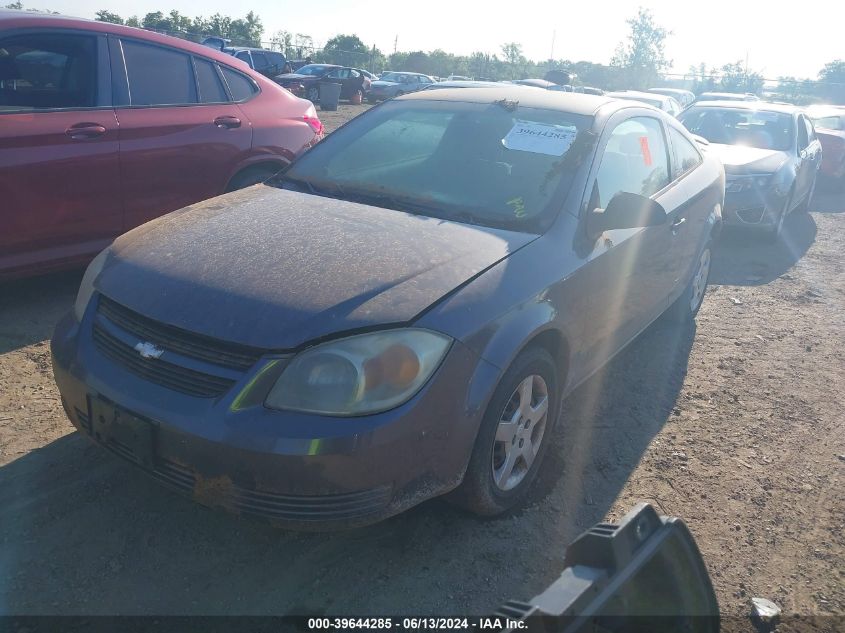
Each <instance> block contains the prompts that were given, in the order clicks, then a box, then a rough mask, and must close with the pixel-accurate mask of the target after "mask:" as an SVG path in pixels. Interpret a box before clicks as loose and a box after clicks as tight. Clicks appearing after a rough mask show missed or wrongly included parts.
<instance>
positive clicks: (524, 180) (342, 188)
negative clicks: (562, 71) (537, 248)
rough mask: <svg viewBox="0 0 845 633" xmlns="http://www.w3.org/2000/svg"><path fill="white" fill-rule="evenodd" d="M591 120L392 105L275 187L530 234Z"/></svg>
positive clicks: (575, 160)
mask: <svg viewBox="0 0 845 633" xmlns="http://www.w3.org/2000/svg"><path fill="white" fill-rule="evenodd" d="M589 123H590V118H589V117H584V116H576V115H573V114H569V113H565V112H557V111H550V110H539V109H533V108H518V107H517V108H513V111H511V109H508V108H506V107H503V106H502V105H499V104H492V103H491V104H476V103H455V102H437V101H404V102H390V103H387V104H385V105H383V106H381V107H380V108H379V109H378V110H375V111H373V112H372V113H371V114H369V115H368V116H366V117H361V118H360V119H357V120H355V121H353V122H352V123H350V124H349V125H347V126H346V127H344V128H343V129H341V130H339V131H338V132H335V133H334V134H332V135H331V136H330V137H329V138H327V139H326V140H324V141H323V142H322V143H320V144H319V145H317V146H316V147H315V148H314V149H312V150H311V151H310V152H308V153H307V154H305V155H304V156H303V157H302V158H301V159H300V160H299V161H298V162H296V163H295V164H294V165H293V167H291V168H290V169H289V170H288V171H287V172H286V174H284V175H283V176H281V177H280V178H277V179H275V180H274V181H271V184H274V185H275V186H296V187H297V188H298V189H300V190H306V191H307V190H312V192H314V193H320V194H324V195H325V194H328V195H332V196H334V197H339V198H345V199H350V200H359V201H362V202H367V203H369V204H375V205H379V206H385V207H389V208H397V209H402V210H406V211H411V212H415V213H419V214H421V215H427V216H432V217H440V218H444V219H452V220H458V221H467V222H470V223H474V224H480V225H485V226H493V227H500V228H512V229H515V230H523V231H529V232H536V231H539V230H542V228H543V227H545V226H547V222H548V220H549V219H550V218H551V217H553V215H554V210H555V209H559V208H560V202H558V203H557V204H553V203H552V201H553V200H557V201H560V200H562V197H561V196H563V195H565V193H566V191H568V189H569V185H570V183H571V180H572V176H573V173H574V171H575V168H576V167H577V165H578V164H579V162H580V158H581V157H582V156H583V154H584V152H583V151H579V148H580V149H581V150H583V149H584V147H583V146H584V144H585V140H584V139H585V137H586V136H587V135H581V136H579V139H578V140H577V141H576V136H577V135H578V134H579V132H582V131H584V130H586V129H587V128H588V126H589Z"/></svg>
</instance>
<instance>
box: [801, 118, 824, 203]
mask: <svg viewBox="0 0 845 633" xmlns="http://www.w3.org/2000/svg"><path fill="white" fill-rule="evenodd" d="M801 119H802V120H803V122H804V128H805V129H806V130H807V148H806V150H805V160H806V166H807V175H806V178H807V182H806V185H805V188H804V197H805V198H807V197H808V196H811V195H813V187H814V185H815V182H816V177H817V176H818V172H819V167H821V162H822V144H821V141H820V140H819V138H818V137H817V136H816V129H815V127H813V122H812V121H810V119H809V117H806V116H804V115H803V114H802V115H801Z"/></svg>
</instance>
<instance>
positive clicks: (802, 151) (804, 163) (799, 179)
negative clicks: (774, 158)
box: [792, 114, 811, 208]
mask: <svg viewBox="0 0 845 633" xmlns="http://www.w3.org/2000/svg"><path fill="white" fill-rule="evenodd" d="M795 127H796V130H797V134H796V137H797V141H796V151H797V154H798V157H797V159H796V167H795V193H794V195H793V197H792V207H793V208H794V207H796V206H798V204H799V203H800V202H801V201H802V200H804V197H805V196H806V195H807V189H808V187H809V180H810V178H809V176H810V170H811V166H810V155H811V153H810V136H809V134H807V126H806V125H805V124H804V117H803V116H802V115H800V114H799V115H798V116H797V117H796V119H795Z"/></svg>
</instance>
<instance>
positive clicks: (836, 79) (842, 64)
mask: <svg viewBox="0 0 845 633" xmlns="http://www.w3.org/2000/svg"><path fill="white" fill-rule="evenodd" d="M819 81H821V82H822V85H821V86H819V96H821V97H822V98H823V99H825V100H826V101H830V102H831V103H845V61H843V60H841V59H837V60H834V61H832V62H830V63H828V64H825V66H824V68H822V69H821V70H820V71H819Z"/></svg>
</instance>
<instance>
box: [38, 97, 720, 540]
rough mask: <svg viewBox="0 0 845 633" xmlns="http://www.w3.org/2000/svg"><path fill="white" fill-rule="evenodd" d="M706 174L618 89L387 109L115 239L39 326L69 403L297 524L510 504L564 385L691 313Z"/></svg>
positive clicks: (704, 166) (179, 479) (151, 467)
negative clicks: (238, 185)
mask: <svg viewBox="0 0 845 633" xmlns="http://www.w3.org/2000/svg"><path fill="white" fill-rule="evenodd" d="M724 180H725V177H724V170H723V168H722V166H721V164H720V163H719V162H718V161H717V160H715V159H714V158H712V157H710V156H708V154H707V149H706V148H702V147H699V146H698V145H697V144H696V142H695V141H694V140H693V138H692V137H691V136H690V135H689V134H688V133H687V132H686V131H685V130H684V128H683V127H682V126H681V125H680V124H679V123H677V122H676V121H675V120H674V119H672V118H670V117H669V116H666V115H665V114H664V113H662V112H660V111H658V110H656V109H654V108H651V107H649V106H647V105H644V104H639V103H636V102H632V101H615V100H612V99H608V98H604V97H598V96H591V95H582V94H571V93H561V92H546V91H541V90H531V89H526V88H521V87H516V86H511V87H507V86H503V87H502V88H479V89H473V88H466V89H460V90H438V91H432V92H421V93H416V94H413V95H406V96H404V97H400V98H398V99H394V100H392V101H389V102H386V103H384V104H383V105H380V106H378V107H375V108H373V109H372V110H370V111H369V112H367V113H366V114H363V115H362V116H360V117H358V118H356V119H354V120H353V121H352V122H350V123H349V124H347V125H346V126H344V127H343V128H341V129H340V130H338V131H337V132H335V133H334V134H332V135H331V136H330V137H329V138H327V139H326V140H325V141H323V142H322V143H321V144H319V145H318V146H316V147H315V148H314V149H312V150H311V151H309V152H308V153H307V154H305V155H304V156H303V157H302V158H301V159H300V160H299V161H298V162H297V163H295V164H294V165H293V166H292V167H290V168H289V169H288V170H287V171H286V172H284V173H282V174H280V175H278V176H276V177H274V178H273V179H271V180H270V181H269V182H268V183H266V184H264V185H257V186H254V187H251V188H249V189H245V190H243V191H240V192H236V193H232V194H227V195H224V196H221V197H219V198H214V199H212V200H209V201H207V202H203V203H200V204H196V205H193V206H190V207H187V208H185V209H182V210H181V211H177V212H175V213H172V214H170V215H167V216H165V217H162V218H160V219H158V220H154V221H152V222H150V223H148V224H146V225H143V226H141V227H139V228H137V229H135V230H133V231H131V232H129V233H127V234H126V235H124V236H122V237H120V238H118V239H117V240H115V242H114V243H113V244H112V245H111V246H110V247H109V248H107V249H106V250H105V251H103V252H102V253H101V254H100V255H99V256H98V257H97V258H96V259H95V260H94V261H93V262H92V263H91V265H90V267H89V269H88V271H87V272H86V274H85V277H84V279H83V281H82V287H81V288H80V290H79V296H78V298H77V300H76V305H75V307H74V309H73V311H72V312H71V313H70V314H68V315H67V316H66V317H65V318H64V320H62V321H61V323H60V324H59V325H58V327H57V329H56V332H55V335H54V337H53V341H52V350H53V357H54V367H55V375H56V381H57V383H58V385H59V388H60V390H61V393H62V402H63V403H64V406H65V409H66V411H67V414H68V416H69V417H70V420H71V421H72V422H73V424H74V425H75V426H76V427H77V428H78V429H79V430H80V431H81V432H82V433H85V434H86V435H88V436H90V437H91V438H92V439H93V440H94V441H95V442H97V443H99V444H101V445H102V446H104V447H106V448H108V449H110V450H111V451H113V452H115V453H117V454H118V455H120V456H121V457H123V458H125V459H127V460H129V461H132V462H134V463H135V464H137V465H139V466H140V467H141V468H143V469H145V470H146V471H148V472H149V473H150V474H152V475H153V476H154V477H155V478H157V479H158V480H159V481H161V482H162V483H164V484H167V485H168V486H170V487H172V488H175V489H177V490H180V491H182V492H185V493H188V494H190V495H191V496H193V498H195V499H196V500H197V501H199V502H201V503H203V504H207V505H211V506H219V507H223V508H226V509H228V510H232V511H235V512H242V513H251V514H256V515H262V516H264V517H269V518H271V519H273V520H275V521H278V522H280V523H283V524H284V525H287V526H291V527H295V528H306V529H307V528H311V529H317V528H326V527H343V526H351V525H362V524H366V523H371V522H374V521H377V520H379V519H382V518H385V517H387V516H390V515H392V514H395V513H397V512H400V511H402V510H404V509H406V508H408V507H410V506H413V505H415V504H417V503H419V502H421V501H423V500H425V499H428V498H430V497H433V496H436V495H441V494H444V493H449V497H450V498H451V499H452V500H453V501H454V502H455V503H458V504H460V505H462V506H464V507H466V508H468V509H470V510H472V511H474V512H477V513H479V514H485V515H493V514H498V513H501V512H504V511H506V510H508V509H509V508H511V507H513V506H514V505H515V504H517V503H518V502H519V501H520V500H521V499H523V498H524V497H525V493H526V491H527V489H528V488H529V487H530V486H531V483H532V481H533V480H534V479H535V477H536V475H537V470H538V468H539V466H540V463H541V461H542V459H543V456H544V452H545V451H546V449H547V446H548V444H549V437H550V435H551V433H552V430H553V428H554V426H555V424H558V423H564V424H565V423H566V420H565V419H564V420H562V421H559V420H558V417H559V411H560V403H561V399H562V398H563V397H564V396H566V395H567V394H568V393H569V392H570V391H572V389H573V388H574V387H576V386H577V385H578V384H579V383H581V382H582V381H584V380H585V379H586V378H587V377H589V376H590V375H591V374H592V373H593V372H595V371H596V370H597V369H598V368H600V367H601V366H602V365H603V364H604V363H606V362H607V361H608V359H610V358H611V357H612V356H613V355H614V354H615V353H616V352H618V351H619V350H620V349H621V348H622V347H624V346H625V345H626V344H627V343H629V342H630V341H631V340H632V339H633V338H634V337H636V336H637V335H638V334H639V333H640V332H641V331H643V329H645V328H646V327H647V326H648V325H649V324H650V323H651V322H652V321H654V320H655V319H657V318H658V317H659V316H660V315H661V314H663V313H665V312H667V311H668V312H669V314H670V316H671V317H673V318H675V319H680V320H689V319H692V318H694V316H695V314H696V312H697V311H698V309H699V306H700V305H701V302H702V299H703V297H704V293H705V289H706V287H707V278H708V272H709V270H710V257H711V240H712V239H713V237H714V235H715V232H716V231H717V230H718V228H719V224H720V212H721V205H722V203H723V199H724V191H725V190H724ZM151 186H154V184H151Z"/></svg>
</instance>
